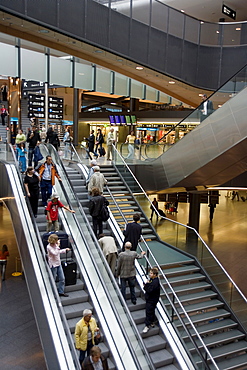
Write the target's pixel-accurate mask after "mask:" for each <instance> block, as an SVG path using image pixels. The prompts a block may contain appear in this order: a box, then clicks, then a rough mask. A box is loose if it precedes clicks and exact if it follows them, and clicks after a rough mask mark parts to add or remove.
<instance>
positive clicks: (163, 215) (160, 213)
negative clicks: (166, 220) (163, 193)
mask: <svg viewBox="0 0 247 370" xmlns="http://www.w3.org/2000/svg"><path fill="white" fill-rule="evenodd" d="M158 212H159V215H160V216H162V217H166V214H165V212H164V211H163V210H162V209H158Z"/></svg>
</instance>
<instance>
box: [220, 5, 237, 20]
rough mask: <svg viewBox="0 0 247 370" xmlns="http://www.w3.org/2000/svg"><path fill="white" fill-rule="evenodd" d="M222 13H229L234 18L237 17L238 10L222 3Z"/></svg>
mask: <svg viewBox="0 0 247 370" xmlns="http://www.w3.org/2000/svg"><path fill="white" fill-rule="evenodd" d="M222 13H223V14H225V15H227V16H228V17H230V18H232V19H236V12H235V10H232V9H231V8H229V7H228V6H226V5H224V4H223V5H222Z"/></svg>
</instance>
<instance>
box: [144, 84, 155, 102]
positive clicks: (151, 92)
mask: <svg viewBox="0 0 247 370" xmlns="http://www.w3.org/2000/svg"><path fill="white" fill-rule="evenodd" d="M156 98H157V90H155V89H154V88H152V87H149V86H146V100H152V101H156Z"/></svg>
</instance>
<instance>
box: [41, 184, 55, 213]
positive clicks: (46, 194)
mask: <svg viewBox="0 0 247 370" xmlns="http://www.w3.org/2000/svg"><path fill="white" fill-rule="evenodd" d="M40 189H41V197H42V203H43V206H44V207H45V206H47V200H48V199H49V198H50V196H51V194H52V184H51V180H41V181H40Z"/></svg>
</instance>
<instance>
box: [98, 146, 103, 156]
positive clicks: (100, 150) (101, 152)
mask: <svg viewBox="0 0 247 370" xmlns="http://www.w3.org/2000/svg"><path fill="white" fill-rule="evenodd" d="M98 152H99V155H100V156H101V157H103V156H104V155H105V148H103V147H102V149H101V148H99V149H98Z"/></svg>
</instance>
